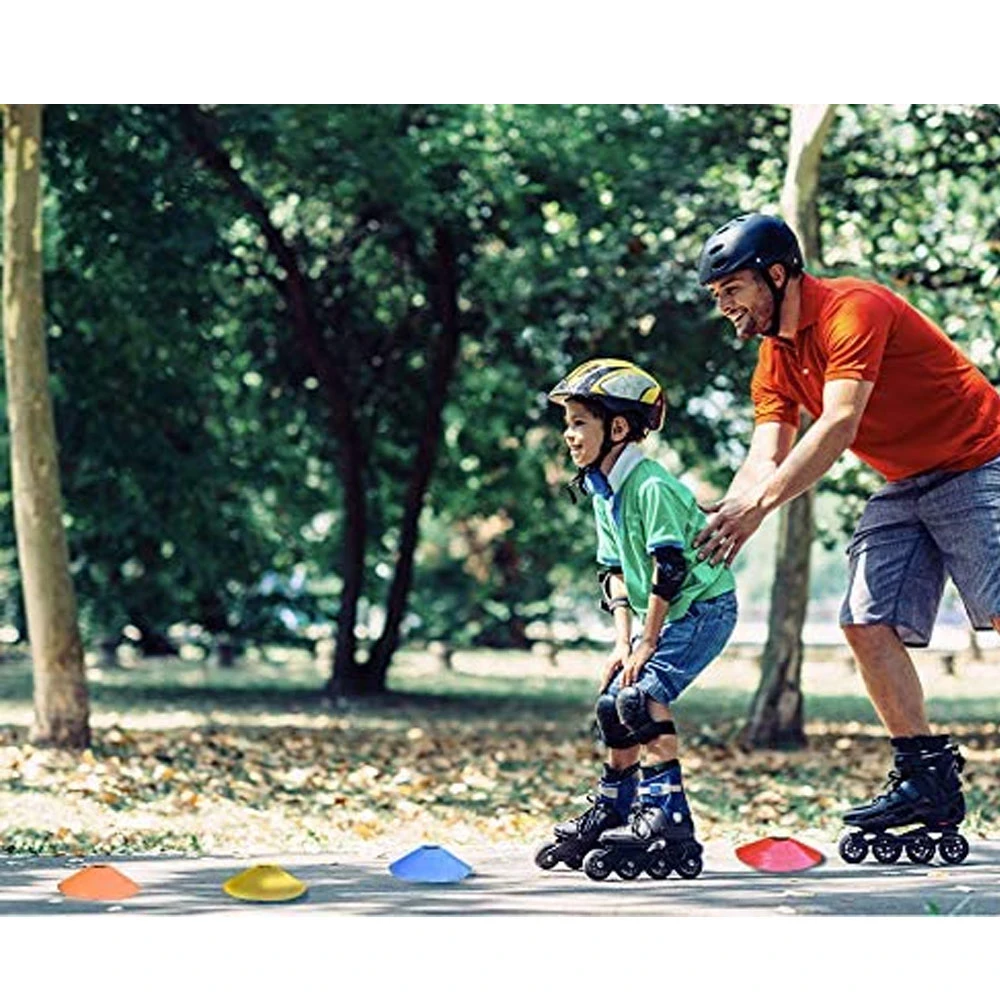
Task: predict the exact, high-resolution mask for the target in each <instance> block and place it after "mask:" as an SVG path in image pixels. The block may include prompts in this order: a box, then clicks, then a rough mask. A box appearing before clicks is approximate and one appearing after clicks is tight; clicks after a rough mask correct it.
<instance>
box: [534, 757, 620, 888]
mask: <svg viewBox="0 0 1000 1000" xmlns="http://www.w3.org/2000/svg"><path fill="white" fill-rule="evenodd" d="M638 771H639V765H638V764H633V765H632V766H631V767H629V768H627V769H625V770H624V771H616V770H615V769H614V768H612V767H610V766H608V765H607V764H605V765H604V774H603V776H602V778H601V783H600V785H598V787H597V792H596V793H595V794H592V795H588V796H587V798H588V799H589V801H590V802H591V803H592V805H591V807H590V808H589V809H588V810H587V811H586V812H584V813H583V814H582V815H580V816H577V817H576V819H571V820H567V821H566V822H565V823H558V824H557V825H556V826H555V828H554V829H553V831H552V832H553V834H554V835H555V842H554V843H553V842H549V843H547V844H543V845H542V846H541V847H540V848H539V849H538V851H537V852H536V853H535V864H536V865H538V867H539V868H543V869H545V870H546V871H548V870H549V869H550V868H555V866H556V865H557V864H559V862H560V861H561V862H563V863H564V864H565V865H566V866H567V867H569V868H573V869H579V868H580V867H581V866H582V865H583V859H584V856H585V855H586V854H587V852H588V851H589V850H590V849H591V848H592V847H594V846H595V845H596V844H597V842H598V840H599V839H600V836H601V834H602V833H604V832H605V831H607V830H613V829H614V828H615V827H618V826H622V825H623V824H624V823H626V822H627V821H628V812H629V809H630V807H631V805H632V799H633V798H634V796H635V789H636V785H637V784H638Z"/></svg>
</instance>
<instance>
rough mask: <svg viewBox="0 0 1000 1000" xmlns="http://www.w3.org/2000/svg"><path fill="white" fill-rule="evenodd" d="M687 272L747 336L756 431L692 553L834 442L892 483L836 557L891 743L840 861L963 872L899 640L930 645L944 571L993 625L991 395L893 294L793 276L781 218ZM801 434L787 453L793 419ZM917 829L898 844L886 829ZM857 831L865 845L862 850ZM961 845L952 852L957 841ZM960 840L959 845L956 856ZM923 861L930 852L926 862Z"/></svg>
mask: <svg viewBox="0 0 1000 1000" xmlns="http://www.w3.org/2000/svg"><path fill="white" fill-rule="evenodd" d="M699 278H700V280H701V282H702V284H705V285H707V286H708V287H709V288H710V290H711V292H712V294H713V296H714V297H715V299H716V301H717V303H718V306H719V309H720V310H721V312H722V313H723V314H724V315H725V316H726V317H727V318H728V319H729V320H730V321H731V322H732V323H733V325H734V326H735V328H736V333H737V336H738V337H739V338H740V339H741V340H750V339H753V338H759V339H760V350H759V354H758V360H757V367H756V370H755V371H754V375H753V380H752V383H751V395H752V398H753V403H754V412H755V422H756V427H755V430H754V433H753V437H752V439H751V442H750V449H749V452H748V455H747V458H746V460H745V461H744V463H743V466H742V467H741V468H740V470H739V471H738V472H737V474H736V476H735V477H734V479H733V481H732V484H731V485H730V487H729V490H728V491H727V493H726V495H725V497H724V498H723V499H722V500H721V501H720V502H719V503H717V504H714V505H712V507H711V511H710V516H709V518H708V523H707V526H706V528H705V530H704V531H703V532H702V533H701V535H700V536H699V538H698V539H696V541H697V543H698V544H699V545H700V546H701V556H702V557H703V558H709V559H711V560H712V562H713V563H717V562H720V561H725V562H726V564H727V565H728V564H731V563H732V561H733V559H734V558H735V556H736V554H737V553H738V552H739V550H740V549H741V548H742V546H743V545H744V543H745V542H746V540H747V539H748V538H749V537H750V536H751V535H752V534H753V533H754V531H756V530H757V528H758V527H759V526H760V523H761V521H762V520H763V519H764V517H766V516H767V514H769V513H770V512H771V511H773V510H775V509H776V508H778V507H780V506H781V505H782V504H783V503H786V502H787V501H789V500H791V499H793V498H794V497H796V496H798V495H799V494H800V493H803V492H804V491H805V490H807V489H809V487H810V486H812V485H813V484H814V483H815V482H816V481H817V480H818V479H819V478H820V477H821V476H822V475H823V474H824V473H825V472H826V471H827V470H828V469H829V468H830V467H831V466H832V465H833V463H834V462H835V461H836V460H837V458H838V457H839V456H840V455H841V454H842V453H843V452H844V450H845V449H848V448H849V449H850V450H851V451H853V452H854V453H855V454H856V455H857V456H858V457H859V458H861V459H862V460H863V461H864V462H866V463H867V464H868V465H870V466H872V468H874V469H875V470H876V471H878V472H879V473H881V474H882V475H883V476H884V477H885V478H886V480H888V483H887V485H886V486H885V487H883V488H882V489H881V490H879V491H878V492H877V493H875V494H874V496H872V497H871V499H870V500H869V502H868V505H867V507H866V508H865V511H864V514H863V515H862V517H861V520H860V522H859V523H858V526H857V530H856V531H855V533H854V537H853V539H852V541H851V545H850V548H849V550H848V551H849V556H850V583H849V587H848V593H847V596H846V598H845V600H844V604H843V607H842V609H841V615H840V623H841V625H842V627H843V628H844V631H845V634H846V637H847V640H848V642H849V643H850V645H851V648H852V649H853V651H854V654H855V656H856V657H857V660H858V662H859V664H860V665H861V672H862V676H863V678H864V681H865V685H866V687H867V689H868V693H869V695H870V697H871V699H872V702H873V704H874V705H875V708H876V709H877V711H878V713H879V715H880V717H881V718H882V721H883V723H884V724H885V726H886V728H887V729H888V731H889V733H890V736H891V737H892V740H891V742H892V744H893V747H894V750H895V767H894V770H893V772H892V773H891V775H890V781H889V785H888V788H887V790H886V792H885V793H884V794H882V795H879V796H877V797H876V798H875V799H874V801H873V802H872V803H870V804H868V805H865V806H860V807H858V808H855V809H852V810H850V811H849V812H848V813H846V814H845V820H846V821H847V822H849V823H851V824H852V825H857V826H859V827H861V830H862V833H854V834H850V835H849V836H848V837H845V838H844V840H843V841H842V842H841V854H842V856H843V857H844V858H845V860H848V861H860V860H861V859H862V858H863V857H864V856H865V855H866V854H867V851H868V847H869V844H870V845H871V846H872V847H873V848H874V852H875V856H876V857H877V858H878V859H879V860H883V861H885V860H896V859H897V858H898V857H899V855H900V853H901V851H902V850H903V849H904V848H905V849H906V851H907V854H908V855H909V856H910V857H911V859H912V860H914V861H918V860H919V861H926V860H929V858H930V856H932V855H933V853H934V848H935V842H934V841H932V840H931V838H929V837H928V836H927V834H928V833H930V832H935V833H938V834H942V837H941V838H939V840H938V841H937V842H936V846H937V848H938V850H939V851H940V853H941V855H942V857H943V858H944V859H945V860H946V861H953V862H954V861H956V860H957V861H960V860H962V859H963V858H964V856H965V852H967V850H968V845H967V844H965V841H964V838H962V837H961V836H960V835H959V834H957V830H956V828H957V825H958V823H959V822H961V820H962V819H963V817H964V811H965V810H964V800H963V798H962V792H961V782H960V778H959V772H960V770H961V764H962V759H961V757H960V756H959V754H958V752H957V749H956V748H955V747H954V746H953V745H952V744H951V743H950V741H949V738H948V736H947V734H942V735H938V736H932V735H931V732H930V726H929V724H928V719H927V713H926V709H925V704H924V696H923V690H922V688H921V685H920V680H919V678H918V676H917V673H916V671H915V670H914V667H913V662H912V660H911V658H910V655H909V653H908V652H907V651H906V646H925V645H927V643H928V641H929V639H930V634H931V629H932V627H933V624H934V619H935V617H936V614H937V609H938V604H939V603H940V599H941V592H942V589H943V586H944V580H945V574H946V573H947V574H949V575H950V576H951V577H952V579H953V580H954V582H955V585H956V587H957V588H958V591H959V593H960V594H961V596H962V599H963V601H964V602H965V606H966V609H967V611H968V614H969V617H970V620H971V621H972V624H973V626H974V627H975V628H977V629H989V628H995V629H997V630H998V631H1000V396H998V394H997V392H996V390H995V389H994V388H993V386H991V385H990V383H989V382H988V381H987V380H986V378H985V377H984V376H983V374H982V373H981V372H980V371H979V370H978V369H977V368H976V367H975V366H974V365H973V364H972V363H971V362H970V361H969V360H968V359H967V358H966V357H965V356H964V355H963V354H962V353H961V352H960V351H959V350H958V349H957V348H956V347H955V345H954V344H953V343H952V342H951V340H949V339H948V337H947V336H946V335H945V334H944V333H943V332H942V331H941V330H940V329H939V328H938V327H937V326H935V325H934V324H933V323H932V322H931V321H930V320H929V319H927V317H926V316H924V315H923V314H922V313H920V312H918V311H917V310H916V309H914V308H913V307H912V306H911V305H909V304H908V303H907V302H906V301H904V300H903V299H901V298H900V297H899V296H897V295H895V294H894V293H893V292H891V291H890V290H889V289H887V288H885V287H883V286H881V285H878V284H875V283H873V282H870V281H862V280H859V279H855V278H833V279H820V278H815V277H813V276H812V275H809V274H806V273H804V271H803V269H802V254H801V251H800V249H799V245H798V241H797V240H796V238H795V235H794V234H793V233H792V231H791V229H789V227H788V226H787V225H786V224H785V223H784V222H782V221H781V219H778V218H775V217H773V216H766V215H756V214H754V215H743V216H739V217H738V218H736V219H733V220H731V221H730V222H728V223H727V224H726V225H725V226H723V227H722V228H721V229H719V230H717V231H716V232H715V233H713V234H712V236H711V237H710V238H709V239H708V241H707V242H706V244H705V247H704V249H703V251H702V255H701V260H700V262H699ZM802 408H804V409H805V410H806V411H807V412H808V413H810V414H811V416H812V417H813V418H814V423H813V424H812V426H811V427H810V428H809V429H808V431H806V433H805V434H804V435H803V436H802V438H801V440H799V441H798V442H797V443H796V440H795V438H796V434H797V431H798V428H799V414H800V410H801V409H802ZM911 823H922V824H924V827H923V828H921V829H920V830H917V831H911V833H909V834H906V835H904V836H903V837H902V838H895V837H893V836H892V835H891V834H887V833H886V828H887V827H893V826H900V825H904V824H911ZM865 835H867V840H866V839H865ZM959 842H960V843H959ZM963 845H964V849H963ZM928 851H929V853H928Z"/></svg>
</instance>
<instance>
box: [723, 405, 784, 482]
mask: <svg viewBox="0 0 1000 1000" xmlns="http://www.w3.org/2000/svg"><path fill="white" fill-rule="evenodd" d="M795 434H796V428H795V427H794V426H793V425H792V424H784V423H779V422H777V421H770V422H768V423H766V424H758V425H757V426H756V427H755V428H754V431H753V437H751V438H750V450H749V451H748V452H747V457H746V458H745V459H744V460H743V464H742V465H741V466H740V467H739V469H738V471H737V472H736V475H735V476H733V481H732V482H731V483H730V484H729V489H728V490H726V495H725V497H723V499H724V500H728V499H729V497H735V496H739V495H740V494H741V493H745V492H746V491H747V490H748V489H750V487H752V486H756V485H757V484H758V483H760V482H763V481H764V480H765V479H767V478H768V477H769V476H771V475H773V474H774V472H775V471H776V470H777V468H778V466H779V465H781V463H782V462H784V460H785V459H786V458H787V457H788V453H789V452H790V451H791V450H792V445H794V444H795Z"/></svg>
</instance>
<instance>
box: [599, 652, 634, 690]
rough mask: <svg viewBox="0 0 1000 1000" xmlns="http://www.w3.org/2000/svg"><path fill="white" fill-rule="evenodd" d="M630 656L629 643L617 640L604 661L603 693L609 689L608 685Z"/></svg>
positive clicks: (602, 674)
mask: <svg viewBox="0 0 1000 1000" xmlns="http://www.w3.org/2000/svg"><path fill="white" fill-rule="evenodd" d="M628 656H629V644H628V643H627V642H616V643H615V648H614V649H612V650H611V655H610V656H609V657H608V658H607V660H606V661H605V663H604V670H603V671H602V673H601V694H604V692H605V691H607V689H608V686H609V685H610V684H611V682H612V681H613V680H614V678H615V674H617V673H618V671H619V670H621V669H622V667H624V666H625V662H626V661H627V660H628Z"/></svg>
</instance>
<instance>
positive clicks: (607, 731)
mask: <svg viewBox="0 0 1000 1000" xmlns="http://www.w3.org/2000/svg"><path fill="white" fill-rule="evenodd" d="M594 714H595V715H596V716H597V728H598V729H600V731H601V739H602V740H604V745H605V746H606V747H608V748H610V749H611V750H628V749H629V748H630V747H634V746H638V745H639V741H638V740H637V739H636V737H635V734H634V733H633V732H632V731H631V730H630V729H629V728H628V726H626V725H624V724H623V723H622V720H621V718H619V715H618V707H617V704H616V703H615V699H614V696H613V695H610V694H602V695H601V697H600V698H598V699H597V704H596V705H595V706H594Z"/></svg>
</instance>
